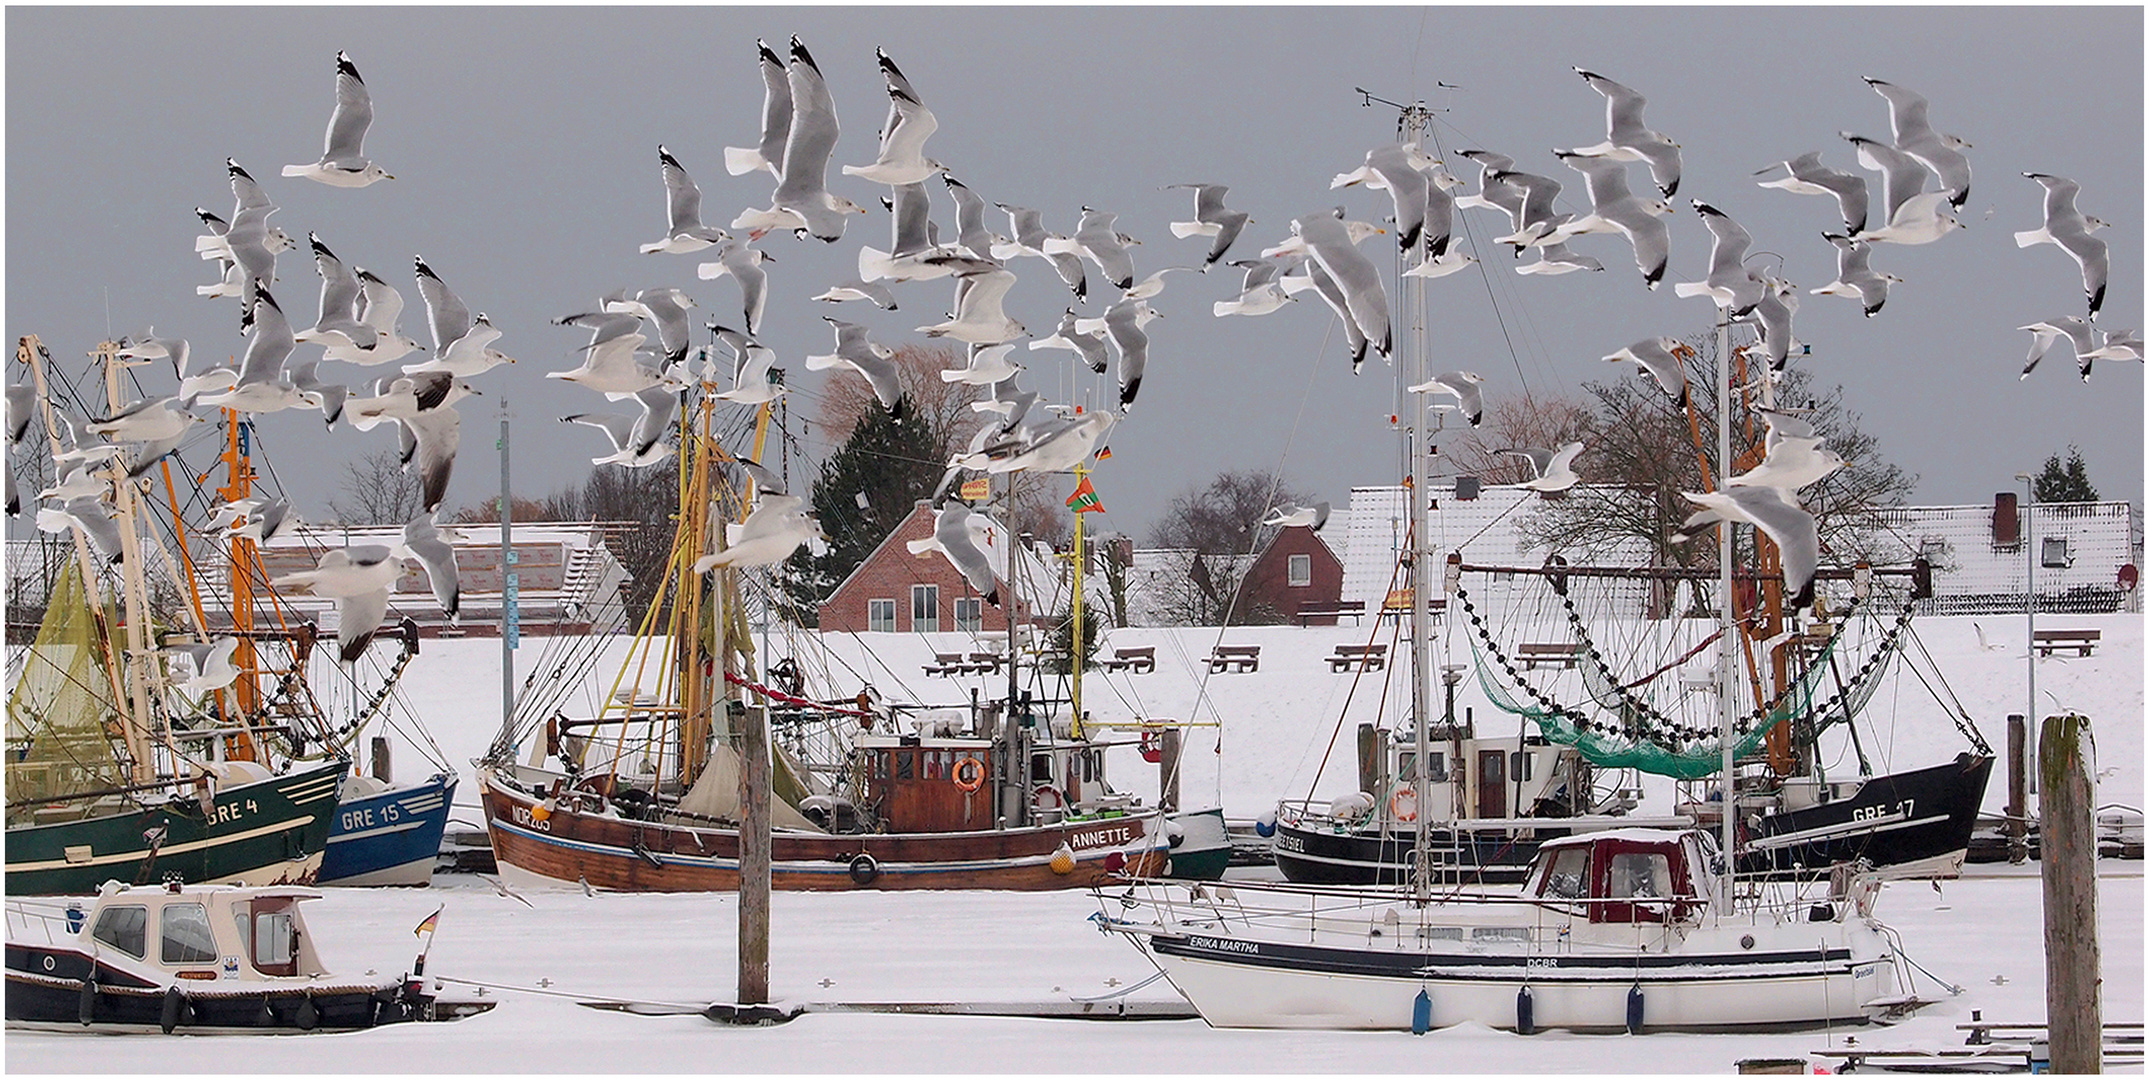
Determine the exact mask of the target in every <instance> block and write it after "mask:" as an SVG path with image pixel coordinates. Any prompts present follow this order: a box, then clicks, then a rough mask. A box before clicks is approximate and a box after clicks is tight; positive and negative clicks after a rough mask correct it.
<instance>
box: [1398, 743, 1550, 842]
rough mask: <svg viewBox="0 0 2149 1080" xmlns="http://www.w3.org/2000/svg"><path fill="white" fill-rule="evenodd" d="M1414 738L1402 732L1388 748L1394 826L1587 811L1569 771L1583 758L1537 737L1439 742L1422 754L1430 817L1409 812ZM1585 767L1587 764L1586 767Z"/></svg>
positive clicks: (1414, 779) (1413, 794)
mask: <svg viewBox="0 0 2149 1080" xmlns="http://www.w3.org/2000/svg"><path fill="white" fill-rule="evenodd" d="M1412 742H1413V737H1412V733H1411V732H1410V731H1409V730H1408V729H1407V728H1400V729H1397V730H1396V731H1395V733H1394V734H1393V735H1392V736H1391V738H1390V746H1391V748H1392V755H1391V761H1390V763H1389V777H1388V781H1389V782H1388V784H1387V785H1386V787H1387V789H1388V791H1389V806H1388V807H1387V810H1388V815H1387V816H1389V817H1390V818H1393V819H1395V820H1398V821H1405V822H1407V821H1411V820H1415V819H1416V818H1420V817H1424V818H1428V819H1429V820H1433V821H1446V820H1451V819H1454V818H1481V819H1482V818H1519V817H1569V816H1572V815H1574V814H1577V813H1583V812H1586V810H1587V808H1586V807H1582V806H1576V805H1575V799H1574V797H1573V796H1572V795H1571V794H1570V792H1576V791H1580V792H1584V793H1585V794H1584V795H1583V797H1582V801H1583V802H1586V801H1587V795H1586V792H1587V787H1586V786H1585V785H1583V784H1578V783H1577V782H1576V781H1575V777H1574V776H1573V775H1572V773H1573V772H1574V771H1575V769H1576V766H1577V764H1578V763H1579V762H1580V755H1577V754H1574V753H1572V752H1570V751H1568V750H1567V748H1566V747H1561V746H1553V745H1550V744H1549V743H1547V742H1546V741H1545V740H1544V738H1543V737H1541V736H1530V737H1528V738H1525V739H1521V740H1516V739H1512V738H1505V739H1475V738H1469V739H1437V740H1435V741H1434V742H1433V744H1432V747H1431V748H1430V750H1429V751H1428V753H1427V755H1426V763H1427V765H1428V774H1427V779H1428V780H1430V781H1431V782H1432V784H1431V787H1430V788H1429V789H1428V791H1427V794H1428V797H1429V798H1430V800H1431V802H1432V806H1431V807H1430V808H1429V810H1430V813H1425V814H1414V813H1412V812H1411V811H1412V810H1414V809H1415V808H1414V807H1413V806H1410V805H1404V804H1409V803H1414V802H1415V801H1416V797H1417V791H1416V788H1417V776H1418V768H1417V758H1418V755H1417V751H1416V749H1415V747H1414V746H1413V745H1412ZM1585 767H1586V766H1585Z"/></svg>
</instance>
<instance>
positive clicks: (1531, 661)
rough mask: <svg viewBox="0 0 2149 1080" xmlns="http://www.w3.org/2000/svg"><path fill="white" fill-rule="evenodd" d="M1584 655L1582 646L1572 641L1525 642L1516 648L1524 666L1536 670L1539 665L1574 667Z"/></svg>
mask: <svg viewBox="0 0 2149 1080" xmlns="http://www.w3.org/2000/svg"><path fill="white" fill-rule="evenodd" d="M1580 655H1582V646H1581V645H1580V644H1578V643H1576V642H1572V641H1525V642H1523V643H1522V644H1520V645H1517V646H1515V657H1516V659H1519V660H1521V661H1522V666H1523V667H1526V668H1534V667H1536V666H1537V665H1539V664H1558V665H1559V666H1561V667H1573V666H1574V663H1575V658H1576V657H1578V656H1580Z"/></svg>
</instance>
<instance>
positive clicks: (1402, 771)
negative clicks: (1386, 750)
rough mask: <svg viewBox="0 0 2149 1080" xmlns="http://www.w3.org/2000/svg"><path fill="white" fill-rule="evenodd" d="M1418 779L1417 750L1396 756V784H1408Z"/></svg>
mask: <svg viewBox="0 0 2149 1080" xmlns="http://www.w3.org/2000/svg"><path fill="white" fill-rule="evenodd" d="M1417 779H1418V754H1417V751H1415V750H1409V751H1405V752H1403V753H1400V754H1397V755H1396V756H1395V782H1396V783H1398V784H1408V783H1411V782H1413V781H1415V780H1417Z"/></svg>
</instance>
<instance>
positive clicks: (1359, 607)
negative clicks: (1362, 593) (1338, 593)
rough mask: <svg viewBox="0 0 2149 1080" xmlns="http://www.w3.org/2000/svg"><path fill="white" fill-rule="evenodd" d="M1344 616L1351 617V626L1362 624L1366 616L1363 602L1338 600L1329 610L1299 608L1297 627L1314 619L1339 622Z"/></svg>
mask: <svg viewBox="0 0 2149 1080" xmlns="http://www.w3.org/2000/svg"><path fill="white" fill-rule="evenodd" d="M1345 615H1348V616H1350V617H1351V624H1352V625H1353V626H1356V625H1358V624H1359V623H1361V622H1363V621H1364V620H1365V616H1366V602H1365V601H1363V600H1339V601H1337V602H1336V606H1335V607H1331V608H1301V609H1299V612H1298V615H1297V619H1298V625H1300V626H1305V625H1307V624H1308V623H1309V622H1310V621H1311V620H1314V619H1337V620H1341V619H1342V618H1343V616H1345Z"/></svg>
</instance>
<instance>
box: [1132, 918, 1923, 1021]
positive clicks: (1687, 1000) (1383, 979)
mask: <svg viewBox="0 0 2149 1080" xmlns="http://www.w3.org/2000/svg"><path fill="white" fill-rule="evenodd" d="M1858 929H1861V930H1862V929H1863V928H1858ZM1830 936H1831V937H1834V936H1835V935H1830ZM1852 936H1854V937H1855V936H1857V935H1856V934H1854V935H1852ZM1865 936H1867V937H1870V938H1872V939H1873V940H1871V941H1869V942H1864V943H1862V944H1863V945H1864V946H1865V947H1862V948H1859V947H1852V946H1849V945H1846V944H1844V943H1842V942H1841V941H1840V940H1839V941H1832V942H1831V943H1830V945H1829V947H1828V948H1827V949H1826V950H1825V956H1824V955H1823V950H1822V949H1821V948H1818V947H1816V946H1817V945H1818V940H1816V944H1815V945H1808V946H1805V947H1804V948H1802V949H1780V950H1776V951H1770V950H1768V949H1767V947H1766V946H1763V947H1762V948H1761V949H1759V950H1736V949H1734V951H1731V952H1712V951H1683V952H1678V953H1661V952H1660V953H1654V954H1652V953H1649V952H1647V951H1643V952H1641V953H1640V954H1639V955H1637V954H1636V953H1634V952H1627V953H1624V954H1622V955H1605V956H1602V957H1599V958H1595V959H1592V958H1590V957H1587V956H1577V955H1574V954H1571V953H1565V954H1563V953H1561V952H1557V951H1546V952H1524V951H1516V952H1509V953H1505V954H1501V953H1497V952H1493V951H1491V950H1487V951H1485V952H1474V953H1473V952H1464V953H1432V952H1421V951H1415V950H1409V949H1396V950H1384V949H1378V948H1363V947H1358V948H1327V947H1320V946H1314V945H1305V944H1287V943H1279V942H1272V941H1253V940H1247V939H1244V938H1236V937H1210V936H1206V935H1202V934H1157V935H1154V936H1147V937H1142V936H1140V935H1137V937H1138V938H1139V939H1140V940H1142V942H1143V946H1144V948H1145V949H1146V950H1147V952H1148V953H1149V955H1150V957H1151V958H1152V959H1153V960H1154V961H1155V962H1156V964H1157V967H1158V969H1159V970H1160V971H1162V972H1163V973H1164V975H1165V977H1166V978H1167V979H1169V980H1170V981H1171V982H1172V984H1173V985H1174V986H1176V987H1177V988H1178V989H1179V992H1180V993H1182V994H1184V995H1185V996H1186V998H1187V1000H1188V1001H1190V1002H1192V1003H1193V1004H1194V1006H1195V1008H1197V1009H1198V1010H1200V1012H1201V1014H1202V1018H1203V1019H1204V1020H1205V1021H1207V1022H1208V1023H1209V1024H1210V1025H1211V1026H1214V1027H1224V1028H1304V1029H1324V1030H1337V1029H1342V1030H1352V1029H1364V1030H1406V1031H1407V1030H1412V1028H1413V1024H1414V1019H1415V1018H1414V1016H1413V1013H1414V1011H1415V1008H1416V1003H1417V998H1418V994H1419V992H1420V991H1421V990H1422V991H1423V992H1424V993H1425V994H1426V996H1427V998H1428V999H1429V1005H1430V1010H1429V1014H1428V1015H1427V1017H1426V1018H1425V1021H1426V1024H1427V1025H1428V1026H1430V1027H1446V1026H1449V1025H1452V1024H1458V1023H1465V1022H1469V1023H1478V1024H1483V1025H1485V1026H1487V1027H1492V1028H1499V1029H1505V1030H1516V1029H1517V1028H1518V1026H1519V1023H1520V1009H1519V1004H1520V999H1521V997H1522V994H1523V991H1524V988H1525V987H1527V988H1528V992H1529V996H1530V1003H1531V1004H1530V1012H1531V1023H1532V1025H1533V1027H1535V1028H1562V1029H1566V1030H1570V1031H1582V1032H1594V1031H1624V1030H1628V1024H1629V1020H1630V1008H1632V1007H1633V999H1632V995H1633V994H1634V992H1635V991H1637V990H1638V991H1639V994H1640V1005H1639V1020H1640V1030H1642V1031H1717V1030H1725V1031H1729V1030H1762V1029H1783V1030H1789V1029H1797V1028H1804V1027H1811V1026H1816V1025H1820V1024H1833V1023H1859V1022H1863V1021H1864V1020H1866V1019H1867V1018H1868V1017H1867V1012H1866V1009H1865V1005H1866V1003H1868V1002H1874V1001H1879V1000H1881V999H1884V998H1886V997H1888V996H1889V995H1892V994H1894V993H1895V985H1896V979H1895V969H1894V961H1893V958H1892V955H1891V954H1888V953H1887V952H1886V951H1885V949H1884V948H1882V947H1881V943H1880V942H1879V940H1878V936H1877V935H1875V934H1871V933H1870V932H1868V933H1867V934H1866V935H1865ZM1690 940H1691V939H1690Z"/></svg>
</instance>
